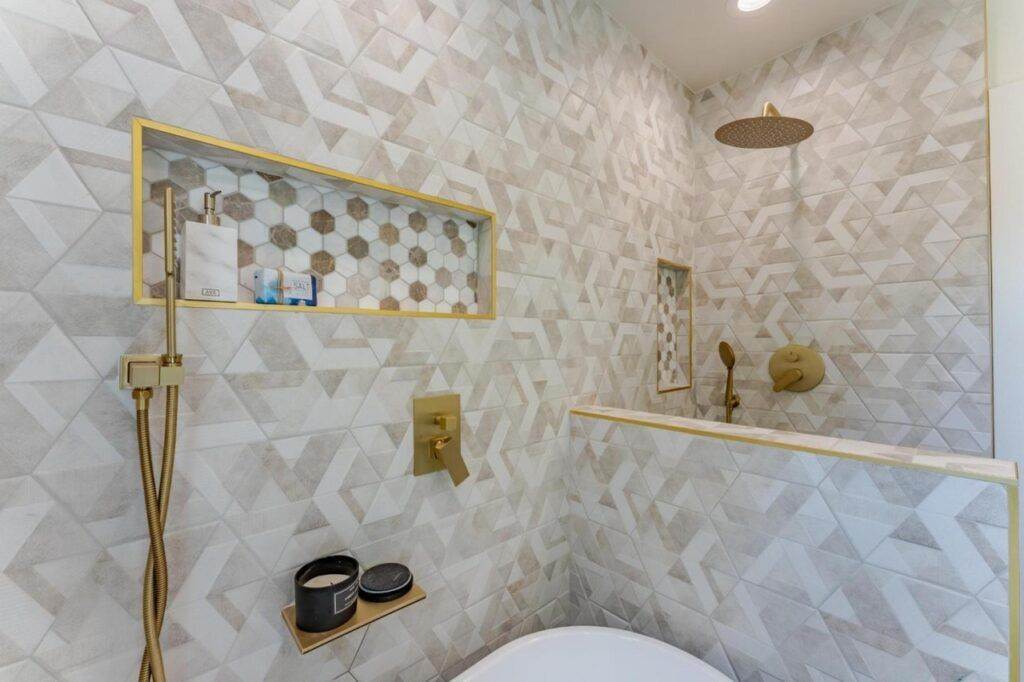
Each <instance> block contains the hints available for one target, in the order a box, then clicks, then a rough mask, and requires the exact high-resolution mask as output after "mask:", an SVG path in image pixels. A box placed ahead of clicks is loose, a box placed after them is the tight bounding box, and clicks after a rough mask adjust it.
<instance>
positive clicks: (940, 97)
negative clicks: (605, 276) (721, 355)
mask: <svg viewBox="0 0 1024 682" xmlns="http://www.w3.org/2000/svg"><path fill="white" fill-rule="evenodd" d="M984 10H985V7H984V2H981V1H977V0H907V1H906V2H902V3H899V4H896V5H895V6H893V7H892V8H891V9H888V10H885V11H883V12H880V13H878V14H876V15H873V16H869V17H867V18H866V19H864V20H862V21H859V22H857V23H855V24H853V25H851V26H849V27H847V28H844V29H842V30H840V31H837V32H835V33H833V34H831V35H828V36H826V37H824V38H821V39H820V40H817V41H815V42H814V43H811V44H809V45H807V46H805V47H803V48H801V49H799V50H795V51H793V52H791V53H789V54H786V55H784V56H782V57H780V58H778V59H776V60H774V61H772V62H769V63H768V64H765V65H764V66H762V67H759V68H757V69H753V70H751V71H748V72H747V73H744V74H741V75H739V76H736V77H735V78H732V79H729V80H728V81H725V82H723V83H720V84H718V85H715V86H713V87H710V88H708V89H707V90H705V91H704V92H702V93H700V94H699V95H698V96H697V98H696V100H697V104H695V107H694V116H695V125H694V128H695V132H694V136H695V137H694V139H695V152H696V164H697V181H698V187H699V189H700V191H698V192H697V203H696V204H695V207H694V214H693V217H694V220H695V221H696V222H697V223H698V226H697V228H696V243H695V248H696V254H695V264H696V269H697V273H698V274H697V287H696V290H695V295H696V299H697V300H696V324H697V329H696V344H695V347H696V358H695V359H696V362H697V365H696V374H697V381H696V389H697V390H696V400H697V404H698V416H701V417H706V418H711V419H721V417H722V412H723V410H722V408H721V407H719V405H721V401H722V386H723V384H724V377H725V372H724V369H723V367H722V364H721V362H720V360H719V359H718V356H717V353H716V351H715V348H716V346H717V344H718V341H719V340H722V339H724V340H727V341H729V342H730V343H732V345H733V347H734V348H735V349H736V351H737V363H736V389H737V392H738V393H739V395H740V397H741V398H742V400H743V403H742V406H741V408H740V409H739V410H737V411H736V413H735V415H736V419H737V420H739V421H742V422H746V423H755V424H759V425H763V426H770V427H775V428H781V429H786V430H794V429H795V430H798V431H807V432H814V433H823V434H831V435H841V436H846V437H851V438H863V439H865V440H870V441H877V442H883V443H892V444H903V445H911V446H916V445H920V446H923V447H927V448H931V449H940V450H953V451H957V452H963V453H978V454H991V432H992V425H991V407H992V406H991V358H990V350H989V325H990V321H989V320H990V316H989V312H990V302H989V279H988V277H989V276H988V263H989V242H988V235H989V224H988V169H987V159H986V156H987V146H986V120H987V113H986V106H985V101H984V97H985V45H984ZM766 100H770V101H772V102H774V103H775V105H776V106H778V107H779V109H780V110H781V111H782V113H783V115H789V116H796V117H800V118H805V119H807V120H809V121H811V122H812V123H814V125H815V127H816V129H817V130H816V132H815V133H814V135H813V137H811V138H810V139H809V140H807V141H806V142H803V143H802V144H800V145H799V146H798V147H796V148H795V149H788V148H787V149H780V150H773V151H741V150H736V149H732V148H728V147H724V146H722V145H720V144H718V143H717V142H715V140H714V138H713V134H714V130H715V129H716V128H717V127H718V126H719V125H720V124H722V123H724V122H726V121H728V120H731V119H734V118H737V117H747V116H753V115H755V114H756V112H758V111H760V108H761V106H762V104H763V103H764V102H765V101H766ZM790 341H793V342H796V343H803V344H807V345H809V346H811V347H813V348H816V349H818V350H819V351H821V353H822V354H823V356H824V359H825V367H826V373H825V380H824V382H823V383H822V385H820V386H818V387H817V388H815V389H814V390H813V391H810V392H808V393H789V392H783V393H778V394H775V393H772V391H771V381H770V379H769V377H768V372H767V363H768V358H769V357H770V356H771V353H772V352H773V351H774V350H775V349H777V348H778V347H780V346H783V345H785V344H786V343H788V342H790Z"/></svg>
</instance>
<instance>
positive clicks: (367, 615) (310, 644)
mask: <svg viewBox="0 0 1024 682" xmlns="http://www.w3.org/2000/svg"><path fill="white" fill-rule="evenodd" d="M426 598H427V593H426V592H424V591H423V588H422V587H420V586H419V585H415V584H414V585H413V586H412V589H411V590H409V592H407V593H406V594H404V595H402V596H401V597H399V598H398V599H395V600H394V601H387V602H372V601H365V600H363V599H359V600H357V602H356V613H355V615H354V616H352V618H350V619H349V621H348V622H347V623H345V624H344V625H342V626H341V627H337V628H335V629H333V630H328V631H326V632H306V631H305V630H300V629H299V628H297V627H296V626H295V604H289V605H288V606H286V607H284V608H283V609H281V617H282V618H284V622H285V624H286V625H287V626H288V631H289V632H291V633H292V639H294V640H295V645H296V646H297V647H299V653H300V654H308V653H309V652H310V651H312V650H313V649H316V648H317V647H321V646H323V645H324V644H328V643H330V642H333V641H334V640H336V639H338V638H339V637H344V636H345V635H347V634H348V633H350V632H354V631H355V630H358V629H359V628H362V627H366V626H367V625H369V624H370V623H372V622H373V621H375V620H379V619H381V618H383V617H384V616H387V615H389V614H392V613H394V612H395V611H400V610H401V609H404V608H405V607H406V606H411V605H412V604H415V603H416V602H418V601H421V600H423V599H426Z"/></svg>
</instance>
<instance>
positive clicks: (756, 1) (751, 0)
mask: <svg viewBox="0 0 1024 682" xmlns="http://www.w3.org/2000/svg"><path fill="white" fill-rule="evenodd" d="M771 1H772V0H736V3H735V4H736V9H738V10H739V11H741V12H756V11H757V10H759V9H761V8H762V7H764V6H765V5H767V4H768V3H769V2H771Z"/></svg>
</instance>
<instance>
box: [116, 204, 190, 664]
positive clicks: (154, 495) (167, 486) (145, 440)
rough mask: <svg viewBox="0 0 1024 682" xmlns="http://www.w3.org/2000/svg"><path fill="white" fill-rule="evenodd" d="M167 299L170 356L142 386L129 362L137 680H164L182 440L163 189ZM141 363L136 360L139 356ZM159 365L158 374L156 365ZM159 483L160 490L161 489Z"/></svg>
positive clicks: (157, 359)
mask: <svg viewBox="0 0 1024 682" xmlns="http://www.w3.org/2000/svg"><path fill="white" fill-rule="evenodd" d="M164 256H165V257H164V275H165V280H164V286H165V289H164V290H165V291H166V292H167V295H166V296H165V297H164V299H165V305H164V311H165V314H166V329H165V332H166V334H167V352H166V353H164V354H163V355H160V356H146V357H144V358H143V359H142V360H141V361H140V362H139V364H140V376H139V380H138V383H136V382H135V381H133V377H134V375H133V373H132V364H131V360H132V357H131V356H127V357H126V358H125V359H123V362H122V369H124V365H125V364H126V363H127V377H126V379H127V382H128V384H129V385H130V386H132V398H134V399H135V430H136V433H137V435H138V438H139V471H140V473H141V475H142V495H143V498H144V499H145V503H146V525H147V527H148V530H149V556H148V557H147V559H146V572H145V575H144V577H143V580H142V629H143V632H144V633H145V636H146V650H145V652H144V653H143V654H142V664H141V665H140V666H139V682H150V680H152V681H153V682H166V679H167V676H166V674H165V673H164V656H163V652H162V651H161V650H160V630H161V628H162V627H163V624H164V611H165V610H166V609H167V554H166V551H165V548H164V526H165V525H166V524H167V510H168V509H169V508H170V505H171V481H172V480H173V478H174V451H175V447H176V445H177V440H178V387H179V384H180V383H181V380H182V365H181V356H180V355H178V350H177V348H178V344H177V319H176V315H177V313H176V306H177V298H176V296H175V295H174V292H176V291H177V266H176V258H175V254H174V192H173V190H172V189H171V188H170V187H167V188H165V191H164ZM136 359H137V358H136ZM154 364H158V365H159V369H157V371H156V374H155V375H154V374H153V373H152V372H153V369H154V368H153V365H154ZM154 386H163V387H164V388H166V389H167V393H166V398H167V402H166V405H165V410H164V448H163V457H162V458H161V461H160V481H159V483H158V482H157V480H156V478H155V477H154V475H153V453H152V448H151V446H150V443H149V401H150V400H151V399H152V398H153V387H154ZM158 485H159V490H158V488H157V487H158Z"/></svg>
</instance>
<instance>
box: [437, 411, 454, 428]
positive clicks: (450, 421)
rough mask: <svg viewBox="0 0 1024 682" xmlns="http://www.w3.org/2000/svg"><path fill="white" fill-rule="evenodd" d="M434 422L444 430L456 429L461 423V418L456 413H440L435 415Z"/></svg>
mask: <svg viewBox="0 0 1024 682" xmlns="http://www.w3.org/2000/svg"><path fill="white" fill-rule="evenodd" d="M434 423H435V424H437V426H438V428H440V429H441V430H442V431H454V430H455V429H456V427H457V426H458V425H459V418H458V417H456V416H455V415H454V414H439V415H437V416H436V417H434Z"/></svg>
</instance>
